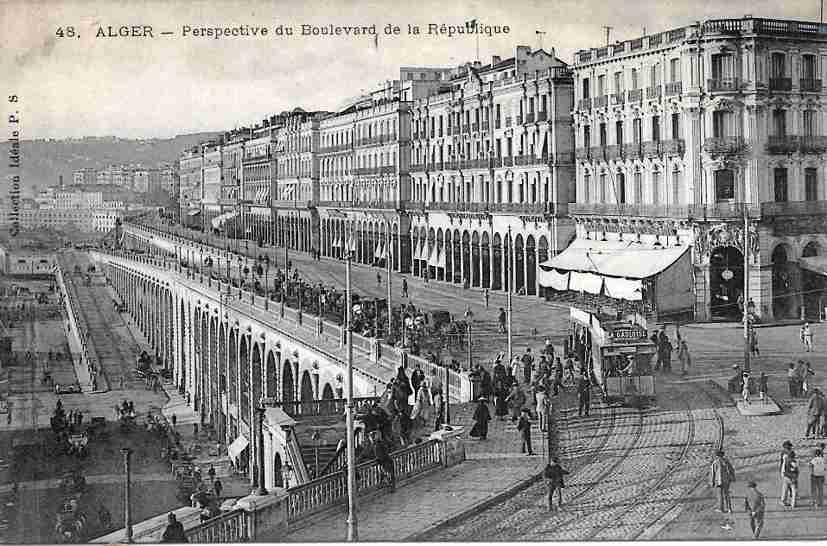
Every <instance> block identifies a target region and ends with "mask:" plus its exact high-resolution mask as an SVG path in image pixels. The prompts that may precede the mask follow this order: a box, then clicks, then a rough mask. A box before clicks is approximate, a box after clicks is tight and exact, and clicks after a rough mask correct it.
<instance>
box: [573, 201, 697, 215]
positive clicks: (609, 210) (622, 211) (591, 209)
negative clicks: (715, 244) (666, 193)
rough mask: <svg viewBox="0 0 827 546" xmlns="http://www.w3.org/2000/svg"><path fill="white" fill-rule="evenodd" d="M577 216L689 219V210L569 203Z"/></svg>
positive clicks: (653, 206)
mask: <svg viewBox="0 0 827 546" xmlns="http://www.w3.org/2000/svg"><path fill="white" fill-rule="evenodd" d="M569 214H571V215H576V216H636V217H641V218H688V216H689V209H688V207H685V206H680V205H652V204H628V203H569Z"/></svg>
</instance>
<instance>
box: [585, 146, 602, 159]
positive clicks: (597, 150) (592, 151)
mask: <svg viewBox="0 0 827 546" xmlns="http://www.w3.org/2000/svg"><path fill="white" fill-rule="evenodd" d="M589 155H590V156H591V158H592V159H603V160H605V159H606V147H605V146H592V147H591V148H589Z"/></svg>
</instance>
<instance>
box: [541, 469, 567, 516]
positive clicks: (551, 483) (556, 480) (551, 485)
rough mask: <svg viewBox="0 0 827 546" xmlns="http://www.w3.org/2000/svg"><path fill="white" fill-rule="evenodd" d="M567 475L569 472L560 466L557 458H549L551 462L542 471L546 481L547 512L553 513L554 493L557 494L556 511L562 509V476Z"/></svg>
mask: <svg viewBox="0 0 827 546" xmlns="http://www.w3.org/2000/svg"><path fill="white" fill-rule="evenodd" d="M568 473H569V471H568V470H566V469H565V468H563V467H562V466H560V461H559V460H558V459H557V457H554V456H552V457H551V462H550V463H549V464H547V465H546V468H545V470H544V471H543V477H544V478H545V479H546V484H547V485H548V510H549V512H552V511H555V508H554V493H557V508H556V510H559V509H561V508H562V507H563V487H565V485H564V483H563V476H565V475H566V474H568Z"/></svg>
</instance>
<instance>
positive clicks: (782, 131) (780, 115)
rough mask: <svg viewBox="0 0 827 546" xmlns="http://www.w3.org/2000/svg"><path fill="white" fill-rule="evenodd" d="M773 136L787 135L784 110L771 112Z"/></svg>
mask: <svg viewBox="0 0 827 546" xmlns="http://www.w3.org/2000/svg"><path fill="white" fill-rule="evenodd" d="M772 130H773V135H774V136H777V137H783V136H786V134H787V113H786V112H785V111H784V110H773V112H772Z"/></svg>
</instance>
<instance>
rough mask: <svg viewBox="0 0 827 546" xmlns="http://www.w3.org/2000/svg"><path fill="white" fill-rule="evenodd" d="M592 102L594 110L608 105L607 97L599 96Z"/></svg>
mask: <svg viewBox="0 0 827 546" xmlns="http://www.w3.org/2000/svg"><path fill="white" fill-rule="evenodd" d="M592 102H593V104H594V107H595V108H605V107H606V106H608V105H609V96H608V95H600V96H599V97H595V98H594V99H593V101H592Z"/></svg>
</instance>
